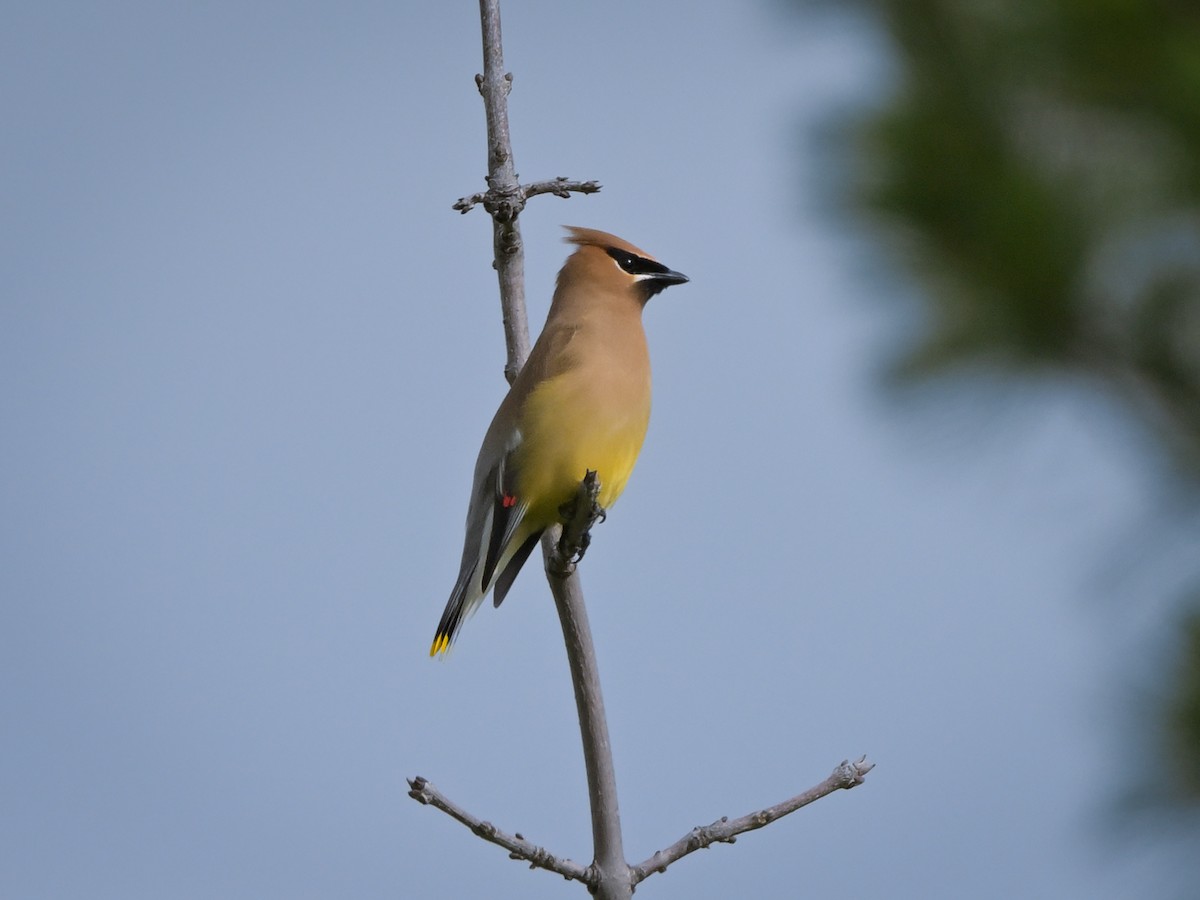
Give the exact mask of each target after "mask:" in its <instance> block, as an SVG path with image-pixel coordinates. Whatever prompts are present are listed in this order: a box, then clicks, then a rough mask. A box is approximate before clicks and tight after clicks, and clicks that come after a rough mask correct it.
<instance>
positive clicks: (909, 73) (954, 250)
mask: <svg viewBox="0 0 1200 900" xmlns="http://www.w3.org/2000/svg"><path fill="white" fill-rule="evenodd" d="M862 3H863V5H866V6H868V7H872V8H874V9H875V10H876V11H877V12H878V14H879V15H880V16H881V17H882V18H883V20H884V22H885V23H886V26H887V29H888V32H889V33H890V35H891V37H892V39H893V41H894V45H895V48H896V52H897V54H898V62H899V67H898V73H899V76H900V81H899V83H898V84H897V85H896V88H895V93H894V95H893V96H892V97H891V99H890V101H889V103H888V104H887V106H886V107H885V108H884V109H883V110H881V111H880V112H879V113H877V114H876V115H874V116H872V117H871V119H870V120H869V121H868V122H865V123H864V124H863V130H862V132H861V134H860V138H861V144H860V147H861V149H862V150H863V154H862V160H863V168H862V171H861V172H860V173H859V175H860V180H859V182H858V190H859V191H860V199H861V201H862V206H863V208H864V209H866V210H868V211H870V212H871V213H873V214H875V215H876V216H878V217H879V220H880V222H882V223H883V224H884V225H885V226H886V227H889V228H890V229H891V232H892V236H900V237H901V238H902V242H901V246H902V247H903V248H904V254H905V259H906V262H907V263H908V264H909V265H911V267H912V269H913V271H914V272H916V273H917V275H918V276H919V277H920V279H921V281H922V284H923V287H924V289H925V290H924V292H925V297H926V298H927V299H928V303H929V308H928V310H927V312H928V322H929V325H928V329H927V330H926V332H925V334H924V335H923V337H922V339H921V341H920V343H919V345H918V346H916V347H914V348H912V349H911V352H909V353H908V354H906V356H905V358H904V359H903V361H902V362H901V364H900V366H899V367H898V369H899V373H900V374H901V375H904V376H910V377H925V376H931V375H941V374H945V373H947V372H948V371H950V370H952V369H954V368H955V367H959V366H962V365H964V364H966V365H972V366H978V365H984V366H988V367H993V368H997V369H1001V370H1003V369H1010V370H1014V371H1021V372H1028V371H1029V370H1031V369H1033V370H1058V371H1061V372H1065V373H1070V374H1073V375H1079V374H1082V375H1085V376H1087V377H1089V378H1092V379H1095V380H1096V381H1097V382H1098V383H1099V385H1100V386H1101V387H1102V388H1103V389H1105V390H1108V391H1111V392H1112V393H1114V394H1115V395H1116V396H1117V397H1118V398H1119V399H1120V400H1121V402H1122V403H1124V404H1125V405H1126V407H1127V408H1128V409H1129V410H1130V411H1131V412H1133V413H1134V414H1135V415H1137V416H1138V418H1139V419H1141V420H1142V422H1143V423H1145V424H1147V425H1149V426H1150V427H1151V428H1153V429H1154V431H1155V432H1156V433H1157V434H1158V435H1159V436H1160V437H1161V438H1162V439H1163V440H1164V442H1165V446H1166V447H1167V449H1168V450H1169V451H1170V453H1171V457H1172V459H1173V461H1174V462H1175V463H1176V464H1177V465H1178V466H1179V467H1180V469H1181V472H1182V474H1184V475H1185V477H1187V478H1188V479H1198V480H1200V4H1198V3H1195V2H1187V3H1185V2H1171V0H1157V2H1135V0H1007V2H1001V0H995V2H987V0H903V2H901V0H862Z"/></svg>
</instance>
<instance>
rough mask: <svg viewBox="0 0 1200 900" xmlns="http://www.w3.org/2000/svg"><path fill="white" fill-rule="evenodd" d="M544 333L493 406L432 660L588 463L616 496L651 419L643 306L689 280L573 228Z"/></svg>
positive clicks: (511, 571) (550, 518)
mask: <svg viewBox="0 0 1200 900" xmlns="http://www.w3.org/2000/svg"><path fill="white" fill-rule="evenodd" d="M567 230H568V231H570V232H571V234H570V237H568V238H566V240H567V241H568V243H572V244H576V245H577V246H578V249H577V250H576V251H575V252H574V253H572V254H571V256H570V257H568V259H567V261H566V264H565V265H564V266H563V267H562V271H560V272H559V273H558V283H557V285H556V287H555V290H554V299H553V300H552V301H551V303H550V313H549V314H548V315H547V316H546V325H545V327H544V328H543V329H542V333H541V336H540V337H538V339H537V343H535V344H534V345H533V350H531V351H530V353H529V359H528V361H527V362H526V363H525V367H524V368H523V369H521V371H520V373H519V374H518V375H517V377H516V379H515V380H514V381H513V384H512V387H511V388H509V391H508V396H506V397H505V398H504V400H503V402H502V403H501V404H500V408H499V409H498V410H496V415H495V417H494V418H493V419H492V424H491V425H490V426H489V427H488V430H487V434H486V435H484V438H483V446H482V447H481V448H480V449H479V458H478V459H477V460H476V462H475V483H474V485H472V487H471V503H470V506H469V507H468V509H467V537H466V543H465V545H464V546H463V555H462V566H461V568H460V569H459V572H458V581H457V582H455V584H454V590H452V591H451V592H450V599H449V601H448V602H447V603H446V611H445V612H444V613H442V620H441V622H439V623H438V628H437V634H436V635H435V636H434V638H433V646H432V647H431V648H430V650H429V655H430V656H436V655H437V654H439V653H444V652H445V651H446V650H448V649H449V647H450V644H451V643H452V642H453V641H454V639H455V638H456V637H457V636H458V631H459V629H460V628H461V627H462V623H463V620H464V619H466V617H467V616H468V615H470V614H471V613H472V612H474V611H475V609H476V608H477V607H478V606H479V604H480V603H481V602H482V601H483V598H484V597H485V596H487V593H488V591H490V590H493V589H495V592H496V595H495V601H494V602H495V604H496V606H499V605H500V604H501V602H503V600H504V596H505V594H507V593H508V589H509V588H510V587H512V583H513V580H514V579H515V578H516V577H517V573H518V572H519V571H520V570H521V566H522V565H524V563H525V560H527V559H528V558H529V554H530V553H532V552H533V548H534V547H535V546H537V543H538V539H539V538H540V537H541V536H542V532H543V531H545V530H546V529H547V528H549V527H551V526H552V525H555V524H557V523H558V522H559V521H560V520H561V514H560V513H559V507H561V506H563V505H564V504H565V503H567V502H569V501H570V500H571V498H572V497H574V496H575V492H576V490H577V489H578V487H579V482H580V481H582V480H583V477H584V475H585V474H586V473H587V471H588V470H589V469H591V470H594V471H595V472H596V474H597V476H598V478H599V480H600V495H599V497H598V498H597V500H598V503H599V505H600V506H601V507H603V508H607V507H609V506H611V505H612V504H613V503H614V502H615V501H616V499H617V497H619V496H620V495H621V491H622V490H624V488H625V482H626V481H628V480H629V475H630V473H631V472H632V471H633V466H634V463H635V462H636V461H637V457H638V452H639V451H640V450H641V449H642V440H643V438H645V436H646V426H647V425H648V424H649V421H650V355H649V352H648V351H647V349H646V333H645V332H644V331H643V330H642V308H643V307H645V305H646V302H647V301H648V300H649V299H650V298H651V297H653V296H654V295H655V294H657V293H658V292H659V291H661V290H662V289H663V288H666V287H669V286H670V285H672V284H683V283H684V282H685V281H687V280H688V279H687V276H685V275H681V274H680V273H678V272H672V271H671V270H670V269H668V268H667V267H666V266H664V265H663V264H662V263H660V262H658V261H657V260H656V259H654V257H652V256H650V255H649V254H647V253H643V252H642V251H641V250H639V249H638V248H637V247H635V246H633V245H632V244H630V243H627V242H626V241H623V240H621V239H620V238H618V237H613V236H612V235H611V234H605V233H604V232H603V231H593V230H592V229H590V228H572V227H568V229H567Z"/></svg>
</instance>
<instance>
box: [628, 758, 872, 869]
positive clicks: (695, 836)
mask: <svg viewBox="0 0 1200 900" xmlns="http://www.w3.org/2000/svg"><path fill="white" fill-rule="evenodd" d="M873 768H875V764H874V763H869V762H867V758H866V757H865V756H864V757H862V758H861V759H858V760H856V761H854V762H850V761H849V760H842V763H841V765H839V766H838V767H837V768H836V769H834V770H833V774H832V775H830V776H829V777H828V778H826V779H825V780H824V781H822V782H821V783H820V784H818V785H816V786H814V787H811V788H809V789H808V790H807V791H804V792H803V793H801V794H797V795H796V796H795V797H792V798H791V799H790V800H784V801H783V802H782V803H777V804H776V805H774V806H769V807H767V808H766V809H760V810H758V812H752V813H748V814H747V815H744V816H742V817H741V818H738V819H733V820H730V819H729V817H728V816H722V817H721V818H720V819H718V820H717V821H715V822H713V823H712V824H711V825H701V826H697V827H696V828H693V829H692V830H691V831H689V832H688V833H687V834H685V835H684V836H683V837H681V838H680V839H679V840H677V841H676V842H675V843H674V844H672V845H671V846H670V847H667V848H666V849H665V850H659V851H658V852H657V853H655V854H654V855H653V856H651V857H650V858H649V859H647V860H646V861H645V862H641V863H638V864H637V865H636V866H634V867H633V883H634V884H635V885H636V884H638V883H639V882H641V881H644V880H645V879H646V878H648V877H650V876H651V875H653V874H654V873H655V872H665V871H666V869H667V866H669V865H670V864H671V863H673V862H675V861H676V860H679V859H682V858H683V857H685V856H687V855H688V854H689V853H693V852H695V851H696V850H703V849H705V848H706V847H709V846H711V845H712V844H716V843H724V844H732V843H734V842H735V841H736V840H737V836H738V835H739V834H742V833H743V832H746V831H753V830H754V829H756V828H762V827H763V826H765V825H770V824H771V823H772V822H774V821H775V820H776V819H780V818H783V817H784V816H786V815H787V814H788V813H793V812H795V811H796V810H798V809H800V807H802V806H808V804H810V803H812V802H813V801H815V800H820V799H821V798H822V797H825V796H828V795H829V794H832V793H833V792H834V791H841V790H847V791H848V790H850V788H852V787H857V786H858V785H860V784H862V783H863V779H864V778H865V777H866V774H867V773H868V772H870V771H871V770H872V769H873Z"/></svg>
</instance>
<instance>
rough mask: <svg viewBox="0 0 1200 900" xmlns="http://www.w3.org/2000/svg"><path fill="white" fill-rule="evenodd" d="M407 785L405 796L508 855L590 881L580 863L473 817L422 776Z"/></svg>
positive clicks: (577, 879)
mask: <svg viewBox="0 0 1200 900" xmlns="http://www.w3.org/2000/svg"><path fill="white" fill-rule="evenodd" d="M408 786H409V788H410V790H409V792H408V796H410V797H412V798H413V799H414V800H416V801H418V802H419V803H423V804H427V805H429V806H432V807H435V808H436V809H440V810H441V811H442V812H444V813H446V815H448V816H450V817H451V818H452V819H457V820H458V821H459V822H461V823H462V824H464V825H466V826H467V827H468V828H470V829H471V831H472V832H474V833H475V834H477V835H478V836H479V837H481V838H483V839H484V840H485V841H491V842H492V843H493V844H498V845H499V846H501V847H503V848H504V849H505V850H507V851H508V856H509V859H522V860H524V861H525V862H527V863H529V868H531V869H548V870H550V871H551V872H557V873H558V874H559V875H561V876H562V877H563V878H566V879H567V880H568V881H570V880H572V879H573V880H575V881H582V882H583V883H584V884H588V885H590V884H591V883H592V873H591V872H590V871H589V870H588V869H586V868H584V867H583V866H581V865H580V864H579V863H577V862H575V861H573V860H570V859H559V858H558V857H557V856H555V855H554V854H553V853H551V852H550V851H549V850H546V849H545V848H544V847H539V846H537V845H536V844H534V843H532V842H530V841H527V840H526V839H525V838H524V837H523V836H522V835H521V834H508V833H507V832H504V831H501V830H500V829H499V828H497V827H496V826H495V825H493V824H492V823H491V822H484V821H483V820H482V819H478V818H476V817H475V816H473V815H471V814H470V813H469V812H467V811H466V810H465V809H463V808H462V807H461V806H458V805H457V804H455V803H454V802H452V801H451V800H449V799H447V798H446V796H445V795H444V794H442V793H441V792H440V791H439V790H438V789H437V788H435V787H434V786H433V785H432V784H430V783H429V782H428V781H426V780H425V779H424V778H422V777H421V776H419V775H418V776H417V777H416V778H410V779H409V781H408Z"/></svg>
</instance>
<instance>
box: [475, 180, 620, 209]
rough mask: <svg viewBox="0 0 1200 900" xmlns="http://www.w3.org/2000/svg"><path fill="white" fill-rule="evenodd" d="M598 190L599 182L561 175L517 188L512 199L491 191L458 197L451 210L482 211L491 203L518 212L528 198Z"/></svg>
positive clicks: (589, 192) (560, 195)
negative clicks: (512, 207)
mask: <svg viewBox="0 0 1200 900" xmlns="http://www.w3.org/2000/svg"><path fill="white" fill-rule="evenodd" d="M599 190H600V182H598V181H571V180H570V179H569V178H564V177H562V176H561V175H560V176H559V177H558V178H555V179H552V180H550V181H535V182H533V184H523V185H519V186H518V187H517V195H518V196H516V197H514V198H512V199H507V200H502V199H501V198H500V197H499V196H493V193H492V191H490V190H487V191H479V192H478V193H475V194H471V195H470V196H469V197H459V198H458V199H457V200H455V201H454V205H453V208H454V209H456V210H458V211H459V212H461V213H467V212H470V211H471V210H473V209H474V208H475V207H476V206H478V205H479V204H481V203H482V204H483V206H484V209H487V208H488V204H489V203H492V204H493V205H496V206H497V207H498V208H503V207H504V206H505V205H506V204H507V205H509V206H512V205H515V206H517V207H519V208H518V210H517V212H520V211H521V210H523V209H524V208H525V201H526V200H528V199H529V198H530V197H536V196H537V195H538V194H553V195H554V196H556V197H570V196H571V194H572V193H576V194H594V193H596V192H597V191H599Z"/></svg>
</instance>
